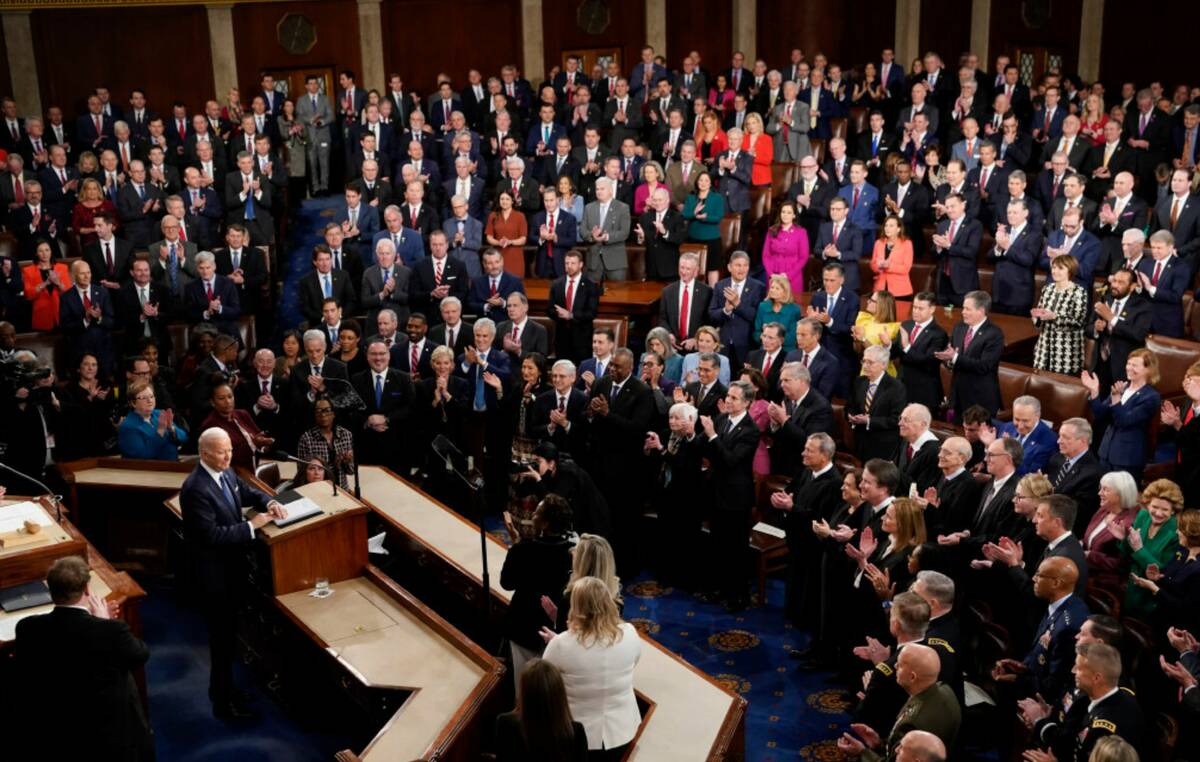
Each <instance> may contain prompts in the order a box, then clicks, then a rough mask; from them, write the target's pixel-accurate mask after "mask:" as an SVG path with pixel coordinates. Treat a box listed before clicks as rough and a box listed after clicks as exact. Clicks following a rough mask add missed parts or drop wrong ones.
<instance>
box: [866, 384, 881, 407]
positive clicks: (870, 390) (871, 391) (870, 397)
mask: <svg viewBox="0 0 1200 762" xmlns="http://www.w3.org/2000/svg"><path fill="white" fill-rule="evenodd" d="M878 387H879V384H871V385H870V386H868V387H867V396H866V398H865V399H863V412H864V413H869V412H871V403H872V402H874V401H875V390H876V389H877V388H878Z"/></svg>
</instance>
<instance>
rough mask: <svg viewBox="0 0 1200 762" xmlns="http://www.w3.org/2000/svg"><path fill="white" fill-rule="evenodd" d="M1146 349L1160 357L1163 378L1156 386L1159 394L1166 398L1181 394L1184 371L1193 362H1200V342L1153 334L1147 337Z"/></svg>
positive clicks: (1159, 367)
mask: <svg viewBox="0 0 1200 762" xmlns="http://www.w3.org/2000/svg"><path fill="white" fill-rule="evenodd" d="M1146 349H1149V350H1150V351H1151V352H1153V353H1154V354H1155V355H1156V356H1157V357H1158V371H1159V375H1161V376H1162V379H1161V380H1160V381H1159V382H1158V383H1157V384H1155V385H1154V386H1155V388H1156V389H1158V392H1159V394H1161V395H1162V396H1163V397H1164V398H1169V397H1174V396H1176V395H1179V394H1181V393H1182V392H1183V375H1184V373H1185V372H1186V371H1187V369H1188V368H1190V367H1191V366H1192V364H1193V363H1196V362H1200V343H1197V342H1195V341H1191V340H1188V339H1172V338H1169V337H1167V336H1155V335H1151V336H1147V337H1146Z"/></svg>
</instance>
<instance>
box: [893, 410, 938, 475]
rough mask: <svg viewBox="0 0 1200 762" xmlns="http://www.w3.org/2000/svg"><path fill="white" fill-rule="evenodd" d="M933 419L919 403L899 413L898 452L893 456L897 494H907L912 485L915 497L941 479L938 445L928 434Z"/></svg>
mask: <svg viewBox="0 0 1200 762" xmlns="http://www.w3.org/2000/svg"><path fill="white" fill-rule="evenodd" d="M932 422H933V415H932V414H931V413H930V412H929V408H927V407H925V406H924V405H922V404H919V403H912V404H909V405H906V406H905V407H904V410H903V411H901V413H900V418H899V426H900V449H899V450H898V452H897V453H896V467H897V468H899V469H900V477H901V484H900V490H899V491H900V492H901V494H907V493H908V492H909V490H910V485H916V488H917V494H918V495H924V494H925V490H927V489H929V488H931V487H935V486H936V485H937V483H938V481H939V480H940V479H941V477H942V472H941V470H940V469H939V466H938V459H939V453H940V450H941V442H940V441H939V440H938V438H937V435H936V434H934V433H933V432H932V431H930V430H929V425H930V423H932Z"/></svg>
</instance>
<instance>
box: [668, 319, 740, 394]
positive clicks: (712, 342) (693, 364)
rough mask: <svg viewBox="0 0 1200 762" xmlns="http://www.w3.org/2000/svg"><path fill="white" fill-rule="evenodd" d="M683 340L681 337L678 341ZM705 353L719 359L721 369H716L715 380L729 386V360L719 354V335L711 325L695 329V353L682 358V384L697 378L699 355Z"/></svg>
mask: <svg viewBox="0 0 1200 762" xmlns="http://www.w3.org/2000/svg"><path fill="white" fill-rule="evenodd" d="M683 339H684V337H682V336H681V337H680V339H679V340H680V341H683ZM706 352H712V353H713V354H715V355H717V356H718V357H719V358H720V360H721V367H720V368H719V369H718V373H717V380H718V381H720V382H721V383H722V384H723V385H725V386H729V378H730V375H729V358H728V357H727V356H725V355H723V354H721V333H720V332H719V331H718V330H717V329H716V328H713V327H712V326H711V325H702V326H700V327H699V328H697V329H696V351H695V352H692V353H691V354H689V355H687V356H686V357H684V358H683V365H682V367H681V368H680V370H681V372H682V376H683V383H685V384H690V383H692V382H693V381H696V380H697V379H698V378H699V376H697V375H696V369H697V368H698V367H699V366H700V355H702V354H704V353H706Z"/></svg>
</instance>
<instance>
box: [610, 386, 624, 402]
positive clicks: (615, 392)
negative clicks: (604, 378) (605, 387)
mask: <svg viewBox="0 0 1200 762" xmlns="http://www.w3.org/2000/svg"><path fill="white" fill-rule="evenodd" d="M620 393H621V387H620V386H618V385H617V384H613V385H612V389H610V390H609V392H608V399H609V401H610V402H611V401H612V400H615V399H616V398H617V395H618V394H620Z"/></svg>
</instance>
